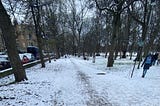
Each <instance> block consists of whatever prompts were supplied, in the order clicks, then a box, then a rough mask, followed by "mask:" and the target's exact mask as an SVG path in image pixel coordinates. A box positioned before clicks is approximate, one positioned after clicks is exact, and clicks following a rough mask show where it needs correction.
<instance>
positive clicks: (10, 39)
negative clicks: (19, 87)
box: [0, 1, 27, 82]
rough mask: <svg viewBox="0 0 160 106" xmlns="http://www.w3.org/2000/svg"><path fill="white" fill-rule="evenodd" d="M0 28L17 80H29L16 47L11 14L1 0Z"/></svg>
mask: <svg viewBox="0 0 160 106" xmlns="http://www.w3.org/2000/svg"><path fill="white" fill-rule="evenodd" d="M0 14H1V15H0V28H1V30H2V34H3V38H4V41H5V45H6V48H7V53H8V56H9V60H10V64H11V66H12V69H13V73H14V77H15V81H16V82H20V81H24V80H27V76H26V72H25V70H24V67H23V65H22V62H21V60H20V57H19V55H18V50H17V48H16V36H15V31H14V28H13V25H12V23H11V19H10V16H9V15H8V14H7V12H6V10H5V8H4V6H3V4H2V2H1V1H0Z"/></svg>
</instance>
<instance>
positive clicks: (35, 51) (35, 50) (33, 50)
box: [27, 46, 39, 59]
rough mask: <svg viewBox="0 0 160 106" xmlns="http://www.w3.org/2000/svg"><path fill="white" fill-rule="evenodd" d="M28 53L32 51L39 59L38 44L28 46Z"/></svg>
mask: <svg viewBox="0 0 160 106" xmlns="http://www.w3.org/2000/svg"><path fill="white" fill-rule="evenodd" d="M27 53H32V54H33V56H34V57H35V59H39V49H38V47H36V46H28V47H27Z"/></svg>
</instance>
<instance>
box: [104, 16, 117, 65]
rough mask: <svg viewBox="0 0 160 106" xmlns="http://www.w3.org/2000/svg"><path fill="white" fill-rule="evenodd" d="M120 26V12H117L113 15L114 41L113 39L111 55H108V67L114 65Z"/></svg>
mask: <svg viewBox="0 0 160 106" xmlns="http://www.w3.org/2000/svg"><path fill="white" fill-rule="evenodd" d="M119 27H120V14H118V13H115V14H114V16H113V31H112V41H111V47H110V51H109V56H108V64H107V67H113V63H114V51H115V45H116V38H117V34H118V33H119Z"/></svg>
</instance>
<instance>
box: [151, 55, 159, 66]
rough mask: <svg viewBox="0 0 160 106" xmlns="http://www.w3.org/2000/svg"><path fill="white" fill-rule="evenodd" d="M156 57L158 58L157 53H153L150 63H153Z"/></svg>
mask: <svg viewBox="0 0 160 106" xmlns="http://www.w3.org/2000/svg"><path fill="white" fill-rule="evenodd" d="M157 59H158V53H155V54H153V55H152V65H155V63H156V61H157Z"/></svg>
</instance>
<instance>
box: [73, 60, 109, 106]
mask: <svg viewBox="0 0 160 106" xmlns="http://www.w3.org/2000/svg"><path fill="white" fill-rule="evenodd" d="M71 62H72V64H73V65H74V69H75V70H76V71H77V75H78V79H79V80H80V81H81V86H82V89H83V90H84V93H85V94H86V95H87V96H88V101H87V102H86V103H87V106H111V104H110V103H109V101H108V100H107V97H103V96H101V95H99V94H98V92H97V91H96V90H95V89H94V88H93V86H92V84H91V82H90V79H89V78H90V77H89V76H88V75H87V74H86V73H84V71H85V70H83V71H81V70H82V66H81V63H76V60H71ZM83 67H86V66H83Z"/></svg>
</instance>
